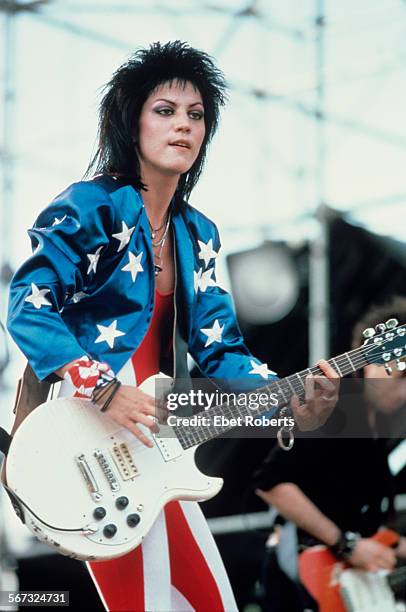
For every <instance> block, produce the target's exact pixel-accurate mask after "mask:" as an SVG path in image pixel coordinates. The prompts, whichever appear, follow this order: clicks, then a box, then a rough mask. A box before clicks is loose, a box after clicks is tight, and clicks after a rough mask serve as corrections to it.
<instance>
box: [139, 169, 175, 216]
mask: <svg viewBox="0 0 406 612" xmlns="http://www.w3.org/2000/svg"><path fill="white" fill-rule="evenodd" d="M151 179H152V180H151ZM178 180H179V176H168V177H162V176H161V177H159V178H157V177H145V176H143V177H142V182H143V183H144V184H146V185H147V187H148V191H143V192H142V199H143V201H144V206H145V210H146V212H147V215H148V219H149V222H150V224H151V225H152V227H160V226H161V225H162V223H163V222H164V220H165V218H166V214H167V211H168V208H169V205H170V203H171V201H172V198H173V196H174V194H175V191H176V187H177V185H178Z"/></svg>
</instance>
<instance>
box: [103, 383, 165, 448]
mask: <svg viewBox="0 0 406 612" xmlns="http://www.w3.org/2000/svg"><path fill="white" fill-rule="evenodd" d="M99 405H103V399H102V398H101V399H100V404H99ZM106 414H108V415H109V417H110V418H111V419H113V421H115V422H116V423H118V424H119V425H122V426H123V427H126V428H127V429H128V430H129V431H131V433H133V434H134V436H136V437H137V438H138V439H139V440H140V441H141V442H142V443H143V444H145V446H148V447H150V448H152V447H153V446H154V443H153V442H152V440H151V439H150V438H148V437H147V436H146V435H145V434H144V433H143V432H142V431H141V429H140V428H139V427H138V426H137V423H142V425H145V426H146V427H149V429H150V430H151V431H152V432H153V433H157V432H158V431H159V427H158V425H157V424H156V422H155V420H153V418H152V417H155V416H157V408H156V406H155V399H154V398H153V397H152V396H151V395H147V394H146V393H144V392H143V391H141V390H140V389H138V388H137V387H133V386H130V385H121V386H120V387H119V389H118V391H117V393H116V394H115V395H114V397H113V399H112V400H111V402H110V404H109V406H108V408H107V410H106Z"/></svg>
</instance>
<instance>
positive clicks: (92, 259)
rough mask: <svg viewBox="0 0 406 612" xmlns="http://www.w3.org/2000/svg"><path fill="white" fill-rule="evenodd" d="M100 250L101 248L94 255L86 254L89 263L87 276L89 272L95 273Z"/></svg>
mask: <svg viewBox="0 0 406 612" xmlns="http://www.w3.org/2000/svg"><path fill="white" fill-rule="evenodd" d="M102 248H103V246H101V247H99V248H98V249H97V251H96V252H95V253H87V255H86V257H87V258H88V259H89V261H90V264H89V267H88V269H87V273H88V274H90V272H94V273H96V268H97V264H98V263H99V259H100V251H101V250H102Z"/></svg>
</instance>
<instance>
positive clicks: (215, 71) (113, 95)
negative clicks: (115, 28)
mask: <svg viewBox="0 0 406 612" xmlns="http://www.w3.org/2000/svg"><path fill="white" fill-rule="evenodd" d="M167 82H177V83H181V84H186V83H187V82H190V83H192V85H194V87H196V88H197V89H198V90H199V92H200V95H201V96H202V100H203V105H204V121H205V128H206V132H205V137H204V140H203V143H202V146H201V148H200V152H199V155H198V156H197V158H196V160H195V162H194V164H193V166H192V167H191V168H190V170H189V171H188V172H186V173H185V174H183V175H182V176H181V177H180V180H179V184H178V188H177V192H176V196H175V199H176V204H177V205H181V203H182V202H183V200H188V198H189V196H190V193H191V192H192V189H193V188H194V186H195V185H196V183H197V181H198V180H199V177H200V174H201V172H202V170H203V166H204V163H205V159H206V154H207V146H208V144H209V143H210V141H211V139H212V138H213V135H214V133H215V132H216V130H217V127H218V123H219V115H220V107H221V106H224V104H225V102H226V99H227V94H226V91H227V85H226V81H225V78H224V75H223V73H222V72H221V70H219V68H217V67H216V66H215V64H214V62H213V59H212V58H211V57H210V56H209V55H208V54H207V53H204V52H203V51H200V50H198V49H194V48H193V47H190V46H189V45H188V44H187V43H185V42H182V41H180V40H175V41H173V42H167V43H164V44H162V43H160V42H155V43H153V44H151V45H150V47H149V48H141V49H138V50H137V51H136V52H135V53H134V54H133V55H132V56H131V57H130V58H129V60H128V61H127V62H125V63H124V64H122V65H121V66H120V67H119V68H118V70H117V71H116V72H115V73H114V74H113V76H112V78H111V80H110V81H109V82H108V83H107V85H105V86H104V88H103V97H102V100H101V103H100V107H99V132H98V146H97V150H96V153H95V155H94V157H93V159H92V161H91V162H90V164H89V167H88V169H87V171H86V174H85V176H86V177H89V176H91V175H92V174H98V173H106V174H114V175H116V176H120V177H123V178H125V179H128V180H129V181H131V182H132V183H133V184H134V185H135V187H136V188H138V189H146V188H147V186H146V185H144V184H143V183H142V181H141V174H140V172H141V169H140V163H139V159H138V156H137V154H136V151H135V147H134V139H135V140H137V136H138V127H139V118H140V114H141V110H142V107H143V105H144V103H145V101H146V100H147V98H148V97H149V95H150V94H151V93H153V92H154V91H155V90H156V89H157V88H158V87H159V86H160V85H162V84H163V83H167Z"/></svg>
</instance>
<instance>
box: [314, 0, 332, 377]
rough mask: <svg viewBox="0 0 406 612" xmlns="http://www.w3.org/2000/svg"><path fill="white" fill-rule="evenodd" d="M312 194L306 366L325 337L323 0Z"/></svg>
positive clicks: (324, 345) (325, 351)
mask: <svg viewBox="0 0 406 612" xmlns="http://www.w3.org/2000/svg"><path fill="white" fill-rule="evenodd" d="M316 11H317V13H316V28H317V36H316V78H317V90H316V95H317V113H316V139H317V159H316V177H315V182H316V197H317V209H316V213H315V218H316V221H317V223H318V229H317V234H316V236H315V238H314V240H313V241H312V242H311V244H310V253H309V362H310V366H312V365H314V363H315V362H316V361H317V360H318V359H321V358H327V357H328V356H329V350H330V341H329V340H330V338H329V329H330V321H329V314H330V313H329V301H330V300H329V244H328V240H329V231H328V230H329V222H328V210H327V206H326V204H325V153H326V150H325V149H326V147H325V121H324V103H325V87H324V83H325V78H324V77H325V75H324V68H325V33H324V32H325V6H324V0H316Z"/></svg>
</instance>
